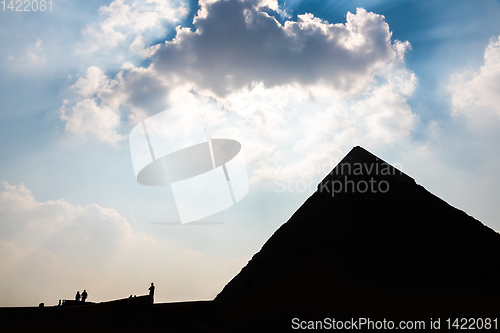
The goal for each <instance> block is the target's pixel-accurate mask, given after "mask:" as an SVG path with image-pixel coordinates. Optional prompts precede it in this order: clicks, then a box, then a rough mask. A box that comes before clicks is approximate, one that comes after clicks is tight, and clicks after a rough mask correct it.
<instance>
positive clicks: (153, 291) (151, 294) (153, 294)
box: [149, 282, 155, 303]
mask: <svg viewBox="0 0 500 333" xmlns="http://www.w3.org/2000/svg"><path fill="white" fill-rule="evenodd" d="M154 296H155V285H154V284H153V282H151V287H149V297H151V303H154Z"/></svg>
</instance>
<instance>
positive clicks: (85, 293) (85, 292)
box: [82, 290, 88, 302]
mask: <svg viewBox="0 0 500 333" xmlns="http://www.w3.org/2000/svg"><path fill="white" fill-rule="evenodd" d="M87 296H88V294H87V291H86V290H83V293H82V302H85V300H86V299H87Z"/></svg>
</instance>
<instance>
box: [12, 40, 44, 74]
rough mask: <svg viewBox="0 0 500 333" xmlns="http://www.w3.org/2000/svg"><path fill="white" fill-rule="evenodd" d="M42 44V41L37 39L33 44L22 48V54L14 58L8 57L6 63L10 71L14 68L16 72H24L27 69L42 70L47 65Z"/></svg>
mask: <svg viewBox="0 0 500 333" xmlns="http://www.w3.org/2000/svg"><path fill="white" fill-rule="evenodd" d="M43 44H44V43H43V41H42V39H41V38H39V37H37V38H36V39H35V41H34V42H32V43H29V44H28V45H27V46H26V47H25V48H24V51H23V52H22V53H20V54H17V55H15V56H14V55H10V56H9V57H8V58H7V61H8V64H9V66H11V69H12V68H14V69H15V70H17V71H25V70H27V69H28V70H30V71H33V70H40V69H41V68H43V67H44V66H45V65H46V63H47V56H46V54H45V48H44V46H43Z"/></svg>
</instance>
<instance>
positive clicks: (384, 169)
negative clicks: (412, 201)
mask: <svg viewBox="0 0 500 333" xmlns="http://www.w3.org/2000/svg"><path fill="white" fill-rule="evenodd" d="M350 180H354V181H357V182H359V181H377V182H381V181H385V182H387V183H411V184H415V180H414V179H413V178H411V177H410V176H408V175H407V174H405V173H404V172H402V171H401V170H399V169H397V168H395V167H394V166H392V165H391V164H389V163H387V162H385V161H384V160H382V159H381V158H379V157H377V156H375V155H374V154H372V153H371V152H369V151H368V150H366V149H365V148H363V147H361V146H355V147H353V148H352V149H351V151H349V153H347V155H346V156H344V158H343V159H342V160H341V161H340V162H339V164H337V166H336V167H335V168H333V170H332V171H331V172H330V173H329V174H328V175H326V177H325V178H324V179H323V180H322V181H321V182H320V183H319V185H318V190H320V189H325V188H330V187H331V186H333V185H334V184H333V183H335V182H339V181H340V182H342V181H344V182H347V181H350Z"/></svg>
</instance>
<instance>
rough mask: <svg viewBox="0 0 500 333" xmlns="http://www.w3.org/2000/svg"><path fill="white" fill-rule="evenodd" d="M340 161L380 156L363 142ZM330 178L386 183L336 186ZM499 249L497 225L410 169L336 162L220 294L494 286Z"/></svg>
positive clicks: (324, 295) (463, 290)
mask: <svg viewBox="0 0 500 333" xmlns="http://www.w3.org/2000/svg"><path fill="white" fill-rule="evenodd" d="M342 162H348V163H351V164H353V163H365V164H373V163H379V164H380V163H385V162H383V161H382V160H380V159H378V158H377V157H375V156H374V155H372V154H371V153H369V152H367V151H366V150H364V149H362V148H361V147H355V148H354V149H353V150H352V151H351V152H350V153H349V154H348V155H347V156H346V157H345V158H344V159H343V160H342ZM342 162H341V163H342ZM341 163H339V165H340V164H341ZM338 167H339V166H337V167H336V168H338ZM371 170H373V169H371ZM396 170H397V169H396ZM334 171H335V169H334ZM344 171H345V170H344ZM398 171H399V170H398ZM335 181H337V182H339V181H344V182H345V181H352V182H353V183H354V188H355V189H356V186H357V184H360V182H369V181H376V182H378V183H380V182H382V181H385V182H387V183H388V184H389V187H388V188H387V190H385V187H384V191H365V192H363V193H361V192H360V191H356V190H355V191H351V189H352V188H349V190H345V189H344V191H338V186H337V185H335ZM384 184H385V183H384ZM336 186H337V188H336ZM335 189H336V191H335ZM363 189H364V187H363ZM499 256H500V235H498V234H497V233H496V232H494V231H493V230H491V229H490V228H488V227H486V226H484V225H483V224H482V223H481V222H479V221H478V220H476V219H474V218H473V217H471V216H469V215H467V214H466V213H464V212H463V211H460V210H458V209H456V208H454V207H452V206H450V205H448V204H447V203H446V202H444V201H443V200H441V199H439V198H438V197H436V196H434V195H433V194H431V193H430V192H428V191H427V190H425V189H424V188H423V187H422V186H420V185H417V184H416V183H415V181H414V180H413V179H412V178H411V177H409V176H407V175H405V174H402V173H397V175H395V174H392V175H387V174H383V175H381V174H376V173H374V172H370V173H368V172H365V173H362V174H359V173H357V174H354V172H348V173H347V174H346V173H345V172H344V173H334V172H333V171H332V173H330V174H329V175H328V176H327V177H325V179H324V180H323V181H322V182H321V183H320V185H318V191H316V192H315V193H314V194H313V195H312V196H311V197H310V198H309V199H308V200H306V202H305V203H304V204H303V205H302V206H301V207H300V208H299V209H298V210H297V212H296V213H295V214H294V215H293V216H292V217H291V218H290V219H289V221H288V222H286V223H285V224H283V225H282V226H281V227H280V228H279V229H278V230H277V231H276V232H275V233H274V234H273V236H272V237H271V238H270V239H269V240H268V241H267V242H266V243H265V244H264V246H263V247H262V249H261V250H260V251H259V252H258V253H257V254H255V255H254V257H253V258H252V259H251V260H250V262H249V263H248V264H247V266H246V267H244V268H243V269H242V271H241V272H240V273H239V274H238V275H237V276H236V277H235V278H234V279H233V280H231V281H230V282H229V283H228V284H227V285H226V286H225V288H224V289H223V290H222V291H221V293H220V294H219V295H218V296H217V298H216V300H222V301H231V300H240V301H241V300H245V302H252V300H263V299H265V300H268V301H275V302H278V303H279V304H282V305H286V304H289V305H290V304H320V303H321V300H325V299H336V300H338V301H339V302H340V301H341V300H342V301H352V300H353V299H360V300H366V299H367V298H370V297H372V296H374V295H377V296H381V295H384V297H385V296H386V295H403V296H405V297H406V296H408V295H424V294H425V295H457V296H458V297H459V298H460V297H462V296H464V295H488V296H491V295H497V296H498V295H500V288H499V286H498V281H500V267H499V265H498V264H497V261H498V258H499ZM369 295H371V296H369ZM290 306H291V305H290Z"/></svg>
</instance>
